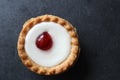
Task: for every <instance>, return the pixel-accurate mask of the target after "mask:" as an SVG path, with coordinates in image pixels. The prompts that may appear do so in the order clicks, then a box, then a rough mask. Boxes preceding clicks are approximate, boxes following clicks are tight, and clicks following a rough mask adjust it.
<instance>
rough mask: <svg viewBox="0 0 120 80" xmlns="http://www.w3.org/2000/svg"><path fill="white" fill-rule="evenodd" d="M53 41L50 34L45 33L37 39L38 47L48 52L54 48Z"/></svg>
mask: <svg viewBox="0 0 120 80" xmlns="http://www.w3.org/2000/svg"><path fill="white" fill-rule="evenodd" d="M52 44H53V41H52V38H51V36H50V34H49V33H48V32H43V33H42V34H40V35H39V36H38V37H37V39H36V46H37V47H38V48H39V49H42V50H48V49H50V48H51V47H52Z"/></svg>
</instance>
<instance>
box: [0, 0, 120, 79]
mask: <svg viewBox="0 0 120 80" xmlns="http://www.w3.org/2000/svg"><path fill="white" fill-rule="evenodd" d="M46 13H47V14H53V15H57V16H60V17H62V18H65V19H67V20H68V21H70V22H71V23H72V24H73V25H74V26H75V27H76V28H77V31H78V34H79V40H80V44H81V49H82V50H81V54H80V57H79V59H78V61H77V63H76V64H75V65H74V66H73V67H72V68H71V69H70V70H69V71H67V72H65V73H63V74H61V75H57V76H40V75H37V74H35V73H33V72H31V71H29V70H28V69H27V68H26V67H24V65H23V64H22V63H21V60H20V58H19V57H18V54H17V50H16V45H17V38H18V35H19V32H20V30H21V28H22V25H23V23H24V22H25V21H26V20H27V19H29V18H31V17H36V16H39V15H42V14H46ZM119 44H120V0H0V80H120V45H119Z"/></svg>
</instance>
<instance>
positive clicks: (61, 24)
mask: <svg viewBox="0 0 120 80" xmlns="http://www.w3.org/2000/svg"><path fill="white" fill-rule="evenodd" d="M17 49H18V55H19V57H20V59H21V61H22V63H23V64H24V65H25V66H26V67H27V68H29V69H30V70H31V71H33V72H35V73H38V74H42V75H55V74H60V73H62V72H64V71H66V70H67V69H68V68H70V67H71V66H72V65H73V64H74V62H75V61H76V59H77V57H78V55H79V51H80V46H79V42H78V36H77V32H76V29H75V28H74V27H73V26H72V25H71V24H70V23H69V22H68V21H67V20H65V19H62V18H60V17H57V16H53V15H48V14H46V15H42V16H38V17H35V18H31V19H29V20H28V21H26V22H25V24H24V25H23V28H22V30H21V32H20V34H19V38H18V44H17Z"/></svg>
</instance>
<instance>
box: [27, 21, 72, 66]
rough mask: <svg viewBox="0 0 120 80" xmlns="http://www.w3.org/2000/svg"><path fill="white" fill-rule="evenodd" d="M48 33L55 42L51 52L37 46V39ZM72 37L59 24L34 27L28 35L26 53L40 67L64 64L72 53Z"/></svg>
mask: <svg viewBox="0 0 120 80" xmlns="http://www.w3.org/2000/svg"><path fill="white" fill-rule="evenodd" d="M45 31H47V32H48V33H49V34H50V35H51V38H52V40H53V44H52V47H51V48H50V49H49V50H40V49H39V48H38V47H37V46H36V43H35V42H36V38H37V37H38V36H39V35H40V34H42V33H43V32H45ZM70 43H71V37H70V35H69V33H68V32H67V30H66V29H65V28H64V27H63V26H61V25H60V24H58V23H54V22H42V23H39V24H36V25H34V26H33V27H32V28H31V29H30V30H29V32H28V33H27V35H26V38H25V51H26V53H27V54H28V56H29V57H30V58H31V59H32V60H33V61H34V62H35V63H37V64H38V65H40V66H44V67H53V66H56V65H58V64H60V63H61V62H63V61H64V60H65V59H66V58H67V57H68V56H69V53H70V49H71V44H70Z"/></svg>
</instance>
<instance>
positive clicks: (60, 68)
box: [17, 14, 80, 75]
mask: <svg viewBox="0 0 120 80" xmlns="http://www.w3.org/2000/svg"><path fill="white" fill-rule="evenodd" d="M41 22H55V23H58V24H60V25H62V26H63V27H64V28H65V29H66V30H67V31H68V32H69V35H70V36H71V51H70V55H69V56H68V58H67V59H66V60H64V61H63V62H62V63H60V64H59V65H57V66H54V67H43V66H40V65H38V64H37V63H35V62H34V61H33V60H31V58H30V57H29V56H28V55H27V54H26V52H25V49H24V44H25V37H26V35H27V32H28V31H29V30H30V29H31V28H32V27H33V26H34V25H36V24H38V23H41ZM17 49H18V55H19V57H20V58H21V60H22V63H23V64H24V65H25V66H26V67H27V68H29V69H30V70H31V71H33V72H35V73H37V74H42V75H55V74H60V73H62V72H64V71H66V70H67V69H68V68H70V67H71V66H72V65H73V64H74V62H75V60H76V59H77V57H78V55H79V53H80V46H79V41H78V35H77V32H76V29H75V28H74V27H73V26H72V25H71V24H70V23H69V22H68V21H67V20H65V19H62V18H60V17H58V16H53V15H48V14H46V15H42V16H38V17H36V18H31V19H29V20H28V21H26V22H25V23H24V25H23V28H22V30H21V32H20V35H19V38H18V43H17Z"/></svg>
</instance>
